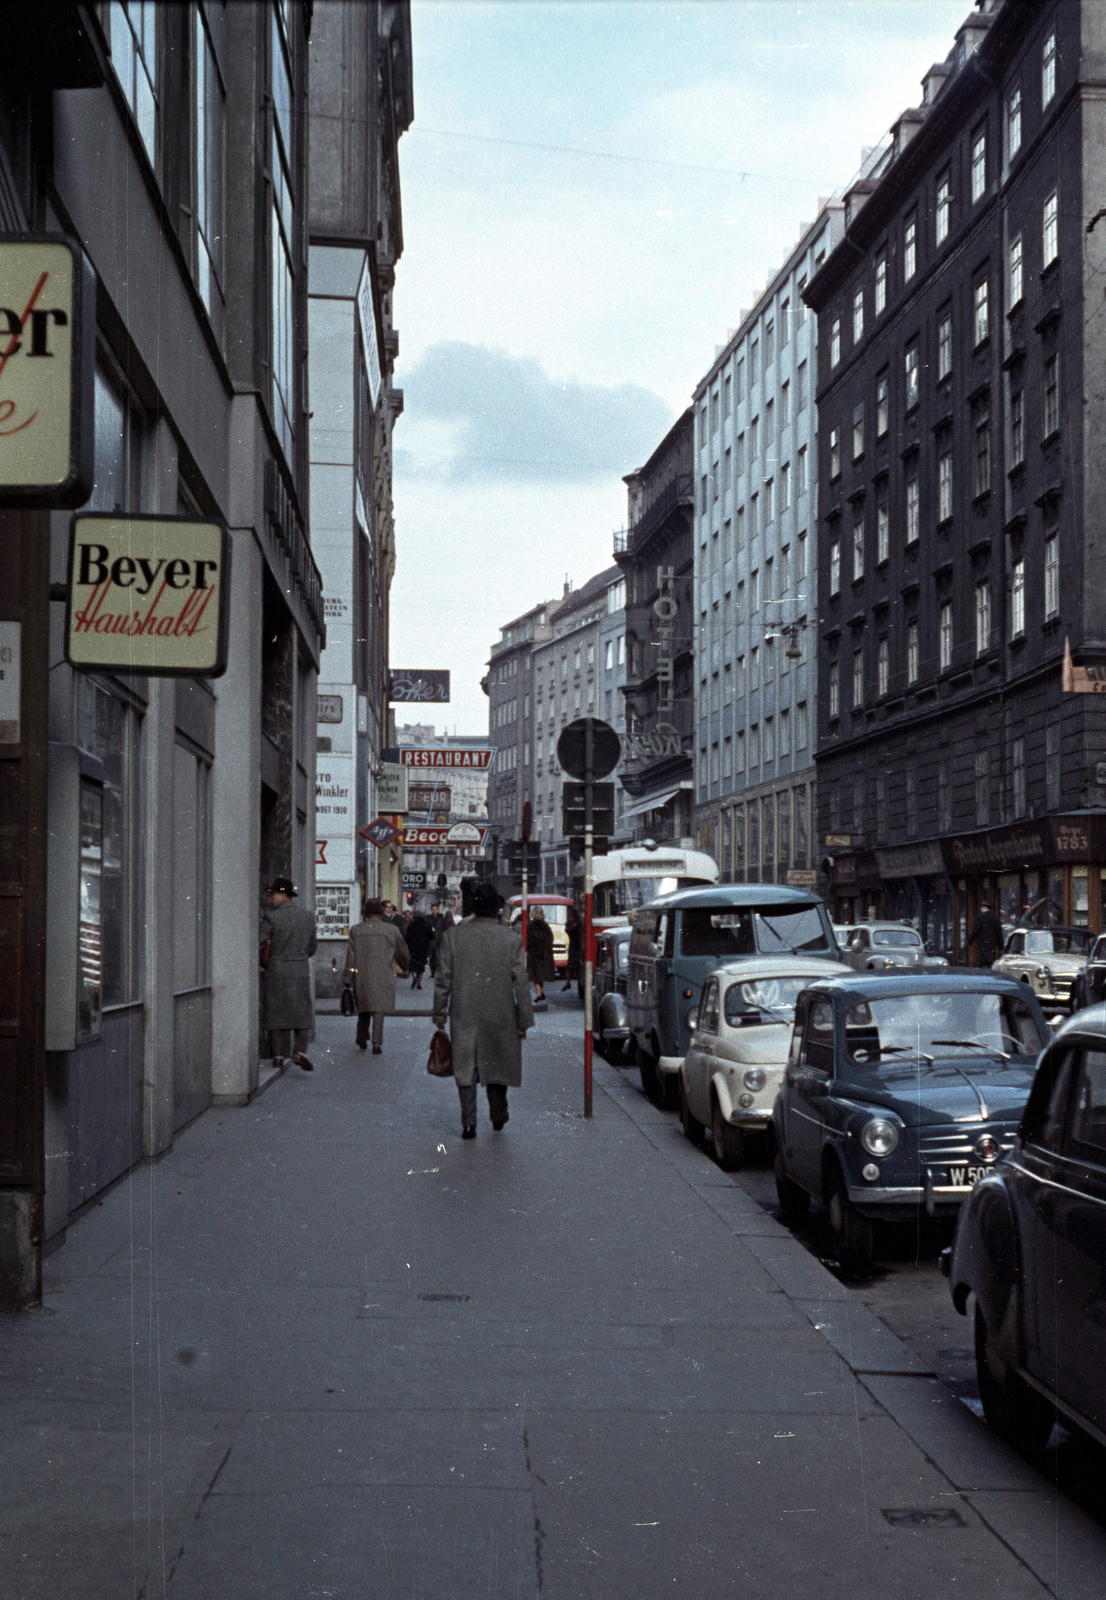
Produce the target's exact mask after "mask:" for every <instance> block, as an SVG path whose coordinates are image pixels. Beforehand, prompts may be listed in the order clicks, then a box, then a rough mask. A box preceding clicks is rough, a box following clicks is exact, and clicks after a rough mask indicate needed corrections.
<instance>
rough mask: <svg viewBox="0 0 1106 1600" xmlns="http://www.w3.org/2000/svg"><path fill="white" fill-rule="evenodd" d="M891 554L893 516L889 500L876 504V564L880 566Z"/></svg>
mask: <svg viewBox="0 0 1106 1600" xmlns="http://www.w3.org/2000/svg"><path fill="white" fill-rule="evenodd" d="M890 554H891V516H890V512H889V510H888V506H887V501H886V500H880V501H879V502H878V503H877V505H876V565H877V566H880V565H882V564H883V562H884V561H886V560H887V559H888V557H889V555H890Z"/></svg>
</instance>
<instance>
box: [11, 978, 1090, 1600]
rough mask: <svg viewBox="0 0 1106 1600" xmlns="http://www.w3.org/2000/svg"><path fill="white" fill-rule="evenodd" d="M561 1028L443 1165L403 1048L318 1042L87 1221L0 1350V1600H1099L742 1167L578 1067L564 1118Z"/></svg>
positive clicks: (856, 1293) (962, 1419) (960, 1412)
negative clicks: (586, 1094) (765, 1599)
mask: <svg viewBox="0 0 1106 1600" xmlns="http://www.w3.org/2000/svg"><path fill="white" fill-rule="evenodd" d="M579 1033H580V1012H579V1009H578V1008H577V1007H576V1005H575V997H572V1003H571V1005H570V1002H569V999H568V998H567V997H566V998H565V999H564V1000H561V999H560V997H559V996H558V997H556V999H555V1000H554V1004H553V1006H552V1007H551V1009H550V1011H549V1012H547V1013H545V1014H543V1015H542V1016H540V1017H539V1020H538V1027H537V1029H536V1031H535V1035H534V1036H533V1037H532V1040H531V1042H530V1044H529V1045H528V1046H527V1049H526V1060H525V1068H524V1074H525V1076H524V1084H523V1088H522V1089H521V1090H520V1091H512V1104H511V1121H510V1123H509V1125H508V1127H507V1128H506V1130H505V1131H504V1132H503V1133H502V1134H498V1135H496V1134H493V1133H492V1132H491V1131H490V1128H489V1126H488V1124H487V1122H486V1120H484V1116H483V1113H484V1107H483V1105H482V1106H481V1118H482V1120H481V1126H480V1133H479V1137H478V1139H477V1140H476V1142H475V1143H474V1144H462V1142H461V1140H460V1138H459V1131H460V1130H459V1118H458V1109H457V1102H456V1093H455V1090H454V1088H453V1085H452V1083H451V1082H445V1083H442V1082H439V1081H436V1080H433V1079H430V1078H428V1077H427V1075H426V1073H425V1071H424V1062H425V1052H426V1045H427V1042H428V1037H429V1024H428V1023H427V1022H426V1021H425V1020H420V1019H412V1020H403V1019H395V1020H393V1021H390V1022H389V1024H388V1030H387V1033H386V1038H385V1053H384V1055H383V1056H382V1057H379V1058H376V1059H374V1058H373V1057H372V1056H371V1055H364V1054H362V1053H361V1052H359V1051H357V1050H356V1049H354V1048H353V1024H352V1022H350V1021H347V1020H345V1019H342V1018H337V1017H323V1018H320V1021H319V1037H318V1039H317V1041H316V1044H315V1047H314V1051H313V1054H314V1059H315V1061H316V1065H317V1070H316V1071H315V1073H314V1074H313V1075H308V1074H305V1073H302V1072H300V1071H298V1070H297V1069H293V1070H292V1071H291V1072H289V1073H288V1074H286V1075H285V1076H284V1077H282V1078H280V1079H279V1080H277V1081H275V1082H274V1083H273V1084H272V1085H271V1086H270V1087H269V1088H268V1090H267V1091H266V1092H265V1093H264V1094H263V1095H262V1096H261V1097H259V1098H258V1099H257V1100H256V1101H255V1102H254V1103H253V1104H252V1105H251V1106H249V1107H248V1108H246V1109H245V1110H240V1111H209V1112H207V1113H206V1114H204V1115H203V1116H201V1117H200V1118H199V1119H198V1120H197V1121H196V1122H195V1123H193V1124H192V1125H191V1126H190V1127H189V1128H187V1129H186V1130H184V1131H183V1132H182V1133H181V1135H180V1136H179V1137H178V1139H177V1141H176V1143H175V1145H174V1147H173V1148H172V1150H171V1151H169V1152H168V1154H167V1155H166V1156H165V1157H164V1158H163V1159H162V1160H160V1161H158V1162H156V1163H154V1164H151V1165H146V1166H142V1167H139V1168H137V1169H135V1170H134V1171H133V1172H131V1173H130V1174H129V1176H127V1177H125V1178H124V1179H123V1180H122V1181H121V1182H119V1183H118V1184H117V1185H116V1186H115V1187H114V1188H113V1189H111V1190H110V1191H109V1192H108V1193H106V1194H105V1195H103V1196H102V1197H101V1198H100V1199H99V1200H98V1201H96V1202H94V1203H93V1205H92V1206H91V1207H90V1208H89V1209H88V1210H87V1212H86V1213H85V1214H83V1215H82V1216H80V1217H79V1218H78V1219H77V1220H76V1221H75V1222H74V1223H73V1224H72V1225H71V1227H70V1229H69V1234H68V1239H67V1241H66V1243H65V1245H64V1247H63V1248H62V1249H60V1250H59V1251H57V1252H56V1253H55V1254H54V1255H52V1256H51V1257H50V1258H49V1260H48V1261H47V1264H46V1277H47V1282H46V1292H45V1297H44V1307H43V1309H42V1311H41V1312H33V1313H28V1314H25V1315H23V1316H21V1317H11V1318H7V1319H5V1320H4V1321H3V1323H0V1395H2V1404H3V1414H4V1418H5V1424H6V1426H5V1428H4V1430H3V1434H2V1437H0V1470H2V1472H3V1479H4V1483H5V1485H6V1493H5V1496H4V1506H3V1511H2V1513H0V1516H2V1519H3V1520H2V1523H0V1593H2V1594H3V1596H4V1600H39V1597H45V1596H47V1595H49V1596H51V1597H54V1596H57V1595H59V1594H63V1595H67V1596H68V1595H72V1596H75V1597H76V1596H80V1597H81V1600H119V1597H120V1596H124V1595H126V1596H131V1595H133V1596H152V1595H163V1594H169V1595H173V1596H178V1597H180V1596H183V1597H189V1600H209V1597H210V1596H213V1595H217V1594H228V1595H233V1596H235V1600H253V1597H257V1600H261V1597H265V1600H274V1597H285V1596H287V1597H297V1600H298V1597H300V1596H306V1595H328V1596H372V1597H373V1600H378V1597H380V1600H383V1597H388V1600H390V1597H393V1596H395V1597H399V1596H404V1597H408V1596H416V1597H423V1596H425V1597H428V1600H429V1597H434V1600H436V1597H439V1596H440V1597H443V1600H444V1597H449V1600H455V1597H458V1596H468V1595H473V1596H476V1595H480V1596H489V1597H495V1600H498V1597H501V1596H502V1597H509V1596H510V1597H514V1596H522V1595H526V1596H532V1595H536V1594H539V1593H540V1594H542V1595H543V1596H555V1597H558V1600H561V1597H564V1600H569V1597H571V1600H577V1597H583V1596H586V1597H591V1596H595V1597H601V1596H602V1597H616V1596H617V1597H622V1596H625V1597H627V1600H629V1597H635V1600H636V1597H650V1600H651V1597H653V1596H659V1595H667V1594H678V1595H681V1596H683V1595H687V1596H695V1597H707V1600H712V1597H715V1596H718V1597H721V1596H723V1595H726V1596H729V1595H732V1594H733V1593H734V1592H735V1590H736V1589H738V1588H739V1587H741V1588H745V1587H748V1586H752V1587H753V1588H754V1589H755V1590H756V1592H757V1593H759V1594H765V1595H776V1594H778V1595H780V1596H783V1595H788V1596H791V1595H795V1594H800V1593H801V1594H820V1593H824V1594H829V1595H832V1596H838V1595H840V1596H846V1595H848V1596H850V1597H852V1596H873V1597H874V1596H876V1595H877V1594H878V1595H879V1596H880V1597H897V1596H902V1597H904V1600H906V1597H910V1600H916V1597H917V1596H919V1595H921V1594H943V1593H946V1592H956V1593H970V1594H972V1595H973V1596H990V1595H993V1596H996V1597H998V1596H1001V1597H1002V1600H1022V1597H1029V1596H1038V1595H1041V1596H1043V1595H1046V1594H1053V1595H1057V1596H1060V1597H1062V1600H1082V1597H1086V1600H1090V1597H1092V1596H1095V1597H1097V1596H1098V1595H1099V1594H1100V1593H1101V1573H1102V1570H1103V1561H1104V1558H1106V1532H1104V1531H1103V1529H1102V1528H1101V1526H1099V1525H1097V1524H1096V1523H1095V1521H1093V1520H1092V1519H1091V1518H1089V1517H1088V1516H1087V1515H1085V1514H1084V1512H1083V1511H1082V1510H1080V1509H1078V1508H1077V1507H1076V1506H1075V1505H1074V1504H1073V1503H1072V1501H1071V1500H1070V1499H1069V1498H1068V1497H1067V1496H1065V1495H1063V1494H1058V1493H1057V1492H1056V1491H1055V1490H1053V1489H1052V1488H1051V1487H1050V1486H1049V1483H1048V1482H1047V1481H1046V1479H1045V1477H1044V1476H1042V1475H1041V1474H1040V1473H1039V1472H1037V1471H1036V1470H1034V1468H1033V1467H1032V1466H1030V1465H1029V1464H1028V1463H1026V1462H1024V1461H1022V1460H1021V1459H1020V1458H1019V1457H1017V1456H1015V1455H1013V1454H1011V1453H1010V1452H1008V1451H1006V1450H1005V1449H1004V1448H1003V1447H1002V1446H1001V1445H999V1444H998V1443H997V1442H996V1441H995V1440H994V1439H993V1438H992V1437H991V1435H990V1434H989V1433H988V1431H987V1430H986V1428H985V1427H984V1425H983V1424H982V1423H981V1422H980V1421H978V1419H977V1418H976V1417H975V1416H973V1415H972V1414H971V1413H970V1411H969V1410H968V1409H967V1408H966V1407H965V1406H964V1405H963V1404H962V1403H961V1402H960V1401H959V1400H958V1399H956V1398H955V1396H954V1395H953V1393H952V1391H951V1390H950V1389H949V1388H948V1387H946V1385H945V1384H944V1383H942V1382H941V1381H939V1379H938V1378H937V1377H936V1376H934V1369H935V1365H936V1364H935V1362H933V1361H930V1360H929V1359H928V1358H927V1356H926V1352H925V1348H924V1341H921V1342H920V1336H919V1334H918V1331H917V1329H916V1328H912V1327H911V1326H908V1325H906V1324H905V1323H902V1324H900V1323H898V1322H896V1317H895V1315H894V1311H893V1304H892V1302H893V1300H894V1295H893V1294H892V1296H891V1299H890V1300H881V1299H880V1298H879V1295H880V1293H881V1292H882V1291H881V1289H880V1286H879V1285H875V1287H874V1288H869V1287H866V1286H860V1287H858V1288H851V1287H847V1286H844V1285H842V1284H841V1283H839V1282H838V1281H837V1279H836V1278H834V1277H833V1276H832V1275H831V1274H830V1273H829V1272H828V1271H827V1270H826V1269H825V1267H824V1266H823V1265H822V1264H821V1263H820V1262H819V1261H818V1259H817V1258H816V1256H815V1255H814V1254H812V1251H811V1249H809V1248H807V1245H806V1244H804V1242H802V1241H799V1240H796V1239H793V1238H792V1237H791V1235H790V1234H789V1233H788V1232H787V1231H786V1230H785V1229H784V1228H783V1227H782V1226H781V1225H780V1224H779V1223H778V1222H777V1221H776V1220H775V1219H774V1218H773V1217H772V1216H771V1215H770V1214H769V1211H768V1209H767V1208H766V1205H765V1204H763V1203H761V1202H762V1201H765V1200H766V1199H767V1196H766V1194H765V1193H764V1192H763V1189H764V1183H765V1181H766V1174H764V1173H763V1172H758V1171H757V1170H756V1169H755V1168H754V1169H750V1171H749V1172H747V1173H746V1174H744V1175H739V1178H738V1179H737V1180H735V1179H734V1178H731V1177H730V1176H728V1175H726V1174H724V1173H722V1172H720V1171H719V1170H718V1169H717V1167H715V1166H714V1164H713V1163H712V1162H711V1160H710V1158H709V1155H707V1154H703V1153H702V1152H699V1151H696V1150H694V1149H693V1148H692V1147H691V1146H690V1145H689V1144H688V1143H687V1141H686V1140H685V1139H684V1137H683V1135H682V1133H681V1132H680V1130H679V1127H678V1124H677V1123H676V1122H675V1121H674V1119H673V1118H672V1117H671V1116H670V1115H668V1114H666V1113H662V1112H659V1111H657V1110H655V1108H653V1107H652V1106H651V1105H650V1104H649V1103H648V1102H647V1101H646V1100H645V1099H644V1097H643V1096H642V1095H641V1093H640V1090H639V1088H638V1085H637V1080H636V1074H631V1073H620V1072H619V1071H617V1070H616V1069H614V1068H612V1067H609V1066H607V1065H606V1064H604V1063H602V1062H597V1063H596V1095H595V1116H594V1118H593V1120H592V1121H591V1122H590V1123H589V1122H585V1121H584V1119H583V1117H582V1115H581V1106H582V1093H581V1080H582V1070H581V1064H580V1050H579ZM906 1270H908V1267H907V1264H906V1263H904V1262H901V1261H894V1262H892V1263H891V1264H890V1265H889V1267H888V1268H887V1271H886V1272H885V1274H884V1276H883V1278H882V1279H881V1283H882V1285H884V1286H886V1285H888V1284H893V1283H894V1282H895V1279H896V1276H900V1275H901V1274H902V1273H903V1272H904V1271H906ZM932 1270H933V1269H932V1262H930V1263H929V1264H928V1266H927V1267H926V1271H927V1272H931V1271H932ZM918 1271H919V1275H920V1273H921V1268H919V1269H918ZM872 1307H874V1308H875V1309H874V1310H873V1309H872ZM877 1312H878V1313H879V1314H878V1315H877ZM949 1315H950V1317H954V1314H953V1313H951V1308H950V1311H949ZM954 1320H955V1322H957V1323H960V1319H956V1318H954ZM966 1326H967V1325H966V1324H963V1323H960V1330H959V1331H958V1342H959V1344H961V1345H964V1344H966V1341H967V1333H966ZM892 1328H895V1329H896V1330H897V1331H898V1332H899V1333H902V1334H903V1335H904V1337H903V1338H901V1339H900V1338H899V1337H896V1334H895V1333H894V1332H892V1331H891V1329H892ZM941 1338H942V1339H943V1338H944V1334H942V1335H941ZM942 1348H943V1346H942ZM945 1375H946V1374H945V1373H944V1371H943V1370H942V1376H945Z"/></svg>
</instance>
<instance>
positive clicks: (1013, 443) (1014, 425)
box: [1010, 389, 1025, 467]
mask: <svg viewBox="0 0 1106 1600" xmlns="http://www.w3.org/2000/svg"><path fill="white" fill-rule="evenodd" d="M1024 460H1025V395H1024V394H1023V393H1022V391H1021V390H1020V389H1015V391H1014V393H1013V394H1012V395H1011V396H1010V465H1011V467H1020V466H1021V464H1022V462H1023V461H1024Z"/></svg>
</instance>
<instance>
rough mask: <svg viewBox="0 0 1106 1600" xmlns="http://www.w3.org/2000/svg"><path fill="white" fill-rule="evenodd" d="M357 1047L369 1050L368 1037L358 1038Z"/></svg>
mask: <svg viewBox="0 0 1106 1600" xmlns="http://www.w3.org/2000/svg"><path fill="white" fill-rule="evenodd" d="M357 1048H358V1050H367V1049H368V1048H369V1041H368V1040H367V1039H358V1041H357Z"/></svg>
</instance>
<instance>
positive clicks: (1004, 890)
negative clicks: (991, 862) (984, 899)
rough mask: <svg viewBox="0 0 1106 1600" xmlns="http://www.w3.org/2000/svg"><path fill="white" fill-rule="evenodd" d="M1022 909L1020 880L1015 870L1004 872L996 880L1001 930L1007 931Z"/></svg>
mask: <svg viewBox="0 0 1106 1600" xmlns="http://www.w3.org/2000/svg"><path fill="white" fill-rule="evenodd" d="M1021 910H1022V880H1021V876H1020V874H1018V873H1017V872H1005V873H1003V875H1002V877H1001V878H999V880H998V914H999V920H1000V921H1001V923H1002V928H1003V932H1004V933H1005V932H1008V931H1009V930H1010V929H1011V928H1012V927H1013V926H1014V924H1015V923H1016V922H1017V920H1018V918H1019V917H1020V916H1021Z"/></svg>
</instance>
